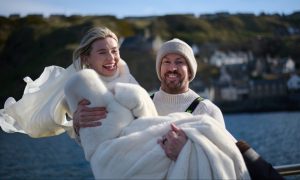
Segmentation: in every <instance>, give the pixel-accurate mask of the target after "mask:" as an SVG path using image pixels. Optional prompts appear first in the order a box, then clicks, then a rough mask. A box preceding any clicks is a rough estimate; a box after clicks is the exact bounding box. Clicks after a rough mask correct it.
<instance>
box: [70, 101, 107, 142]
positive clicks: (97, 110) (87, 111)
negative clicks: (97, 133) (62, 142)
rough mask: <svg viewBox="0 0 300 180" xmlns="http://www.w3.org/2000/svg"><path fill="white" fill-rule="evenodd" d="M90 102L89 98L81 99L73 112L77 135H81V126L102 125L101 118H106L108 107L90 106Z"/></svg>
mask: <svg viewBox="0 0 300 180" xmlns="http://www.w3.org/2000/svg"><path fill="white" fill-rule="evenodd" d="M89 104H90V103H89V101H87V100H82V101H80V102H79V104H78V107H77V109H76V111H75V112H74V114H73V128H74V131H75V133H76V135H77V136H79V129H80V128H85V127H95V126H101V119H104V118H106V114H107V111H106V108H104V107H93V108H90V107H87V105H89Z"/></svg>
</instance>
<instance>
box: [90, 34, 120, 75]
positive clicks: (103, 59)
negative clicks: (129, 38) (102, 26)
mask: <svg viewBox="0 0 300 180" xmlns="http://www.w3.org/2000/svg"><path fill="white" fill-rule="evenodd" d="M91 47H92V48H91V52H90V54H89V55H88V56H86V57H85V63H86V64H87V65H88V66H89V67H90V68H91V69H94V70H95V71H96V72H97V73H98V74H100V75H102V76H113V75H114V74H115V73H116V71H117V69H118V65H117V64H118V62H119V60H120V54H119V48H118V43H117V41H116V40H115V39H113V38H111V37H106V38H105V39H99V40H96V41H95V42H93V43H92V45H91Z"/></svg>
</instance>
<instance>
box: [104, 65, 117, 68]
mask: <svg viewBox="0 0 300 180" xmlns="http://www.w3.org/2000/svg"><path fill="white" fill-rule="evenodd" d="M104 67H106V68H113V67H115V64H107V65H104Z"/></svg>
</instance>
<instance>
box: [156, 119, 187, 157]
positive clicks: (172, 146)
mask: <svg viewBox="0 0 300 180" xmlns="http://www.w3.org/2000/svg"><path fill="white" fill-rule="evenodd" d="M186 142H187V136H186V134H185V133H184V131H183V130H182V129H180V128H178V127H177V126H175V124H171V130H170V131H169V132H168V133H167V134H166V135H164V136H163V138H162V139H159V140H158V143H159V144H160V146H161V147H162V148H163V150H164V151H165V153H166V155H167V156H168V157H169V158H170V159H171V160H173V161H176V159H177V157H178V155H179V153H180V151H181V149H182V148H183V146H184V145H185V143H186Z"/></svg>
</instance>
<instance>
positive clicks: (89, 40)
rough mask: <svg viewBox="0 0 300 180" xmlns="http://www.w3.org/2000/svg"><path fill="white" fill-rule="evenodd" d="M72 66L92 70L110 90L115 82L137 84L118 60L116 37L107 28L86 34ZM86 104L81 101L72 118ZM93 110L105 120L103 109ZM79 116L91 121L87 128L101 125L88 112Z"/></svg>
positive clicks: (76, 123) (77, 128)
mask: <svg viewBox="0 0 300 180" xmlns="http://www.w3.org/2000/svg"><path fill="white" fill-rule="evenodd" d="M73 64H74V65H75V67H76V69H78V70H80V69H85V68H91V69H94V70H95V71H96V72H97V73H98V74H99V75H100V78H101V79H102V80H103V81H104V82H106V84H107V86H108V88H109V89H110V90H112V87H113V85H114V84H115V83H116V82H117V81H118V82H128V83H133V84H137V81H136V80H135V79H134V77H133V76H132V75H130V73H129V70H128V67H127V65H126V64H125V62H124V61H123V60H121V58H120V53H119V47H118V38H117V36H116V35H115V34H114V33H113V32H112V31H111V30H109V29H108V28H99V27H97V28H93V29H91V30H90V31H88V32H87V34H86V35H85V36H84V37H83V38H82V41H81V43H80V45H79V47H78V48H77V49H76V50H75V51H74V53H73ZM88 104H89V102H88V101H87V100H83V101H81V103H80V105H81V106H79V107H78V109H77V110H76V113H74V116H73V118H74V119H77V116H78V115H79V113H81V112H82V111H85V109H86V106H85V105H88ZM94 109H100V113H101V112H103V114H102V115H103V116H102V118H105V116H106V112H105V107H100V108H97V107H95V108H94ZM80 115H81V116H86V119H88V120H91V121H90V124H91V125H90V126H88V127H91V126H93V125H94V126H98V125H99V124H100V123H101V122H99V121H97V120H98V119H94V117H95V116H93V114H92V115H90V113H89V112H86V113H82V114H80ZM102 118H101V119H102ZM79 123H80V122H79V121H76V120H74V129H75V132H76V133H77V134H78V131H79V127H80V124H79ZM81 127H84V126H81Z"/></svg>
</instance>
